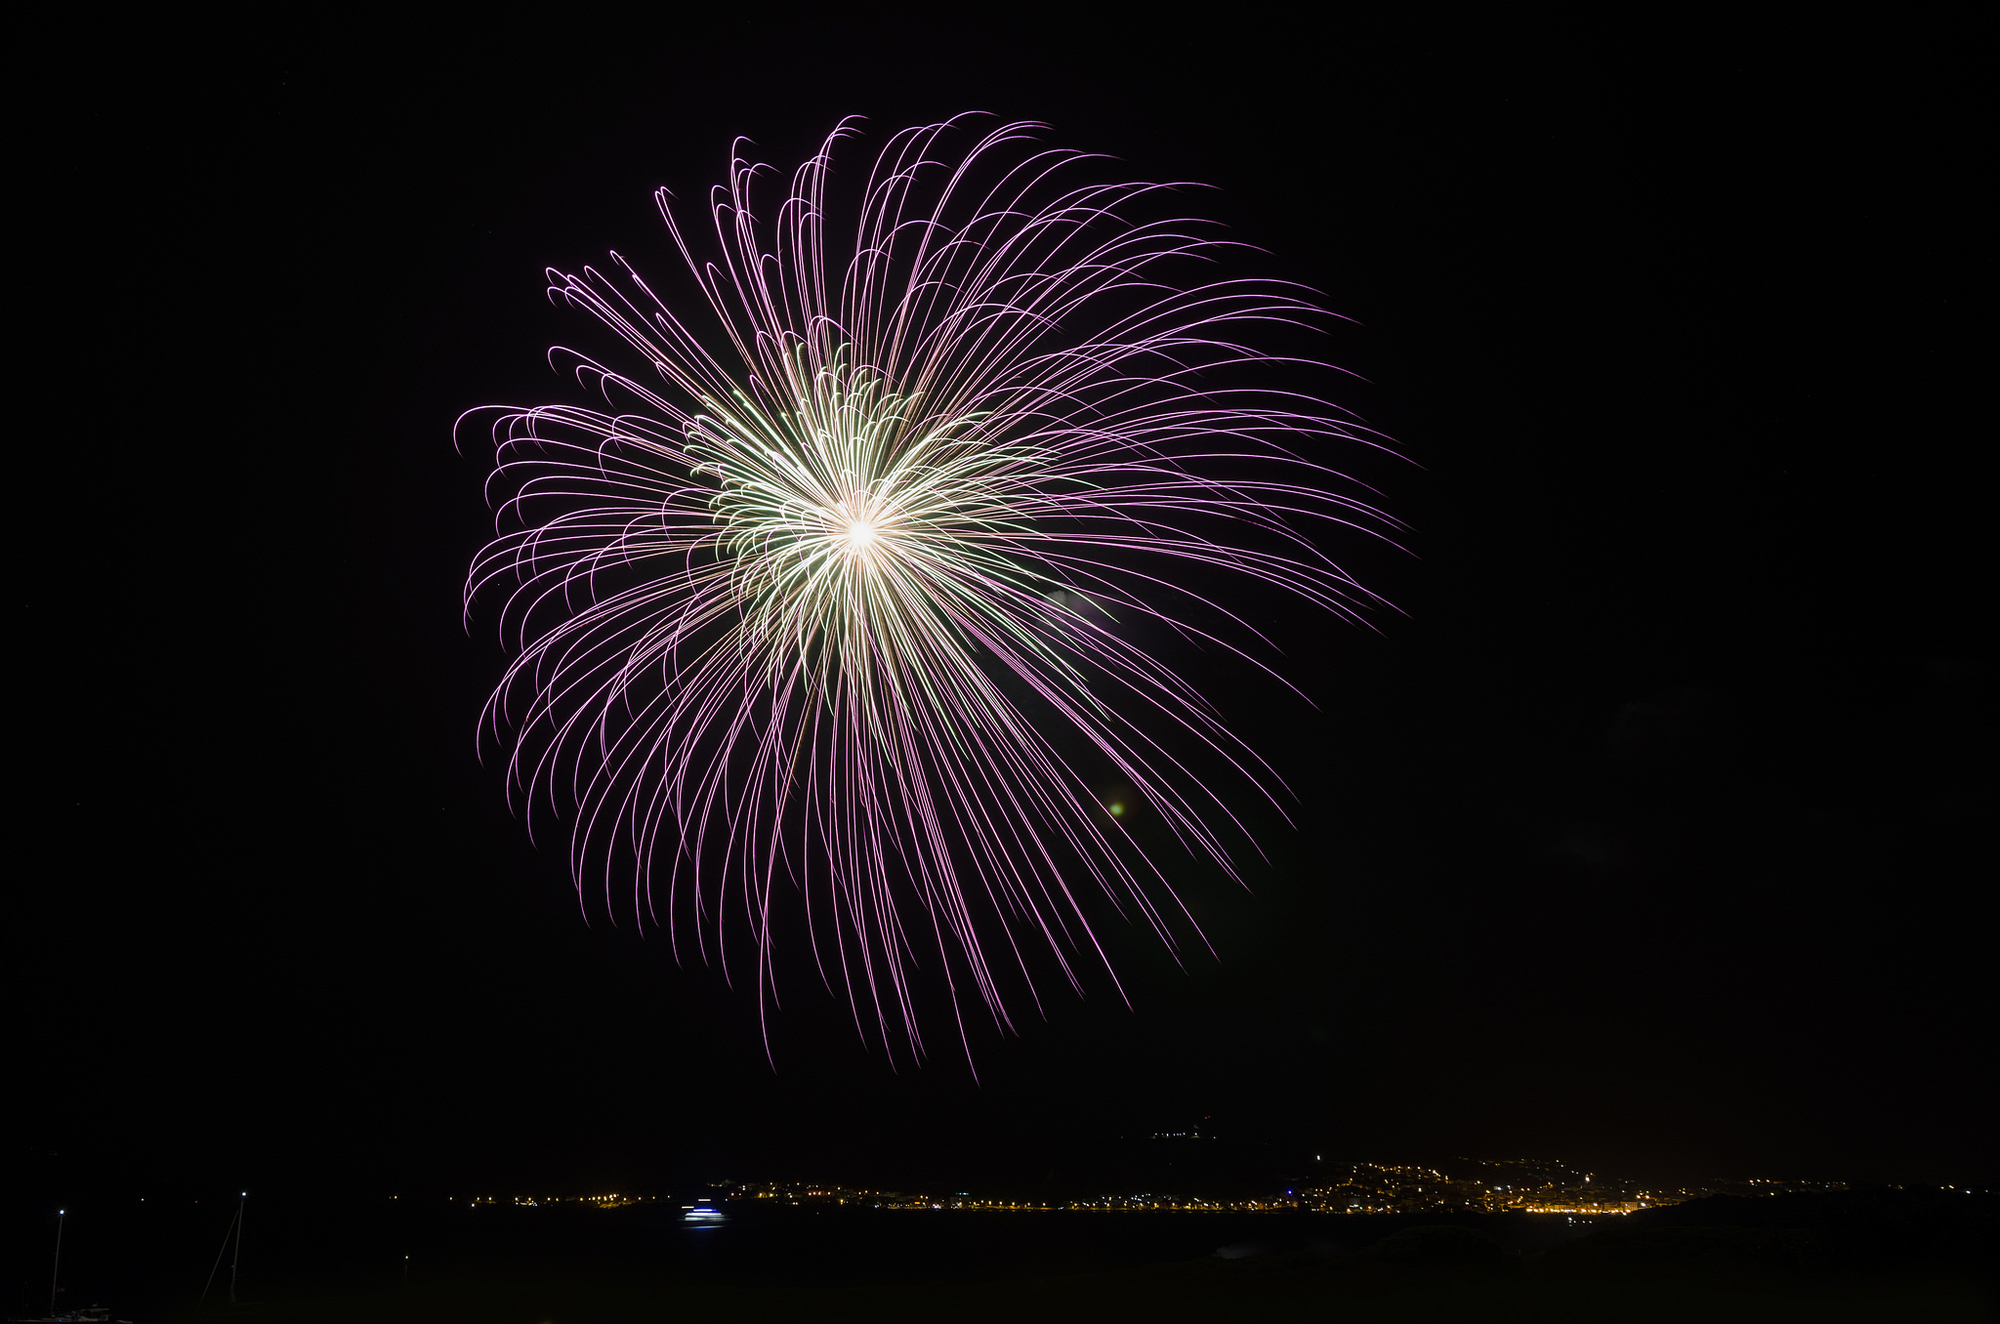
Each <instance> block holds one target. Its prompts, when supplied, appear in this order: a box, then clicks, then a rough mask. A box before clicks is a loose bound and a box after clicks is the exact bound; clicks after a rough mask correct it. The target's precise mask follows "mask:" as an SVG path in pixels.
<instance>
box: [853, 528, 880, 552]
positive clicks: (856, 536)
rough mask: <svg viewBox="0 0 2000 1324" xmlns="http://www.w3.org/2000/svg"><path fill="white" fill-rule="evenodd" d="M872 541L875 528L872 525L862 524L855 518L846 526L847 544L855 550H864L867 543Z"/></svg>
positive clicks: (866, 547)
mask: <svg viewBox="0 0 2000 1324" xmlns="http://www.w3.org/2000/svg"><path fill="white" fill-rule="evenodd" d="M874 541H875V529H874V526H873V525H869V524H863V523H862V522H861V521H860V520H856V521H855V522H854V523H852V524H850V525H848V526H847V545H848V546H849V547H850V548H852V549H853V550H855V551H857V552H861V551H866V550H867V549H868V544H869V543H872V542H874Z"/></svg>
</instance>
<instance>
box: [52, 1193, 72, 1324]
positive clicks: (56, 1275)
mask: <svg viewBox="0 0 2000 1324" xmlns="http://www.w3.org/2000/svg"><path fill="white" fill-rule="evenodd" d="M68 1214H69V1210H67V1209H58V1210H56V1267H55V1268H54V1269H53V1270H51V1271H50V1272H49V1314H51V1315H53V1314H55V1313H56V1283H57V1282H58V1281H60V1280H61V1278H62V1232H63V1219H64V1218H65V1217H67V1216H68Z"/></svg>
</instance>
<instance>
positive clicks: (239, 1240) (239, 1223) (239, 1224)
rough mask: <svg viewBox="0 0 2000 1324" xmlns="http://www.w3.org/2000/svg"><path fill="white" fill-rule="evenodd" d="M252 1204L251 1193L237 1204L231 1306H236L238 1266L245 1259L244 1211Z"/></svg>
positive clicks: (231, 1275) (230, 1293)
mask: <svg viewBox="0 0 2000 1324" xmlns="http://www.w3.org/2000/svg"><path fill="white" fill-rule="evenodd" d="M249 1203H250V1192H248V1191H245V1192H243V1196H242V1198H241V1199H239V1200H238V1201H237V1202H236V1253H235V1254H234V1255H232V1256H230V1257H229V1304H230V1305H232V1306H233V1305H235V1304H236V1266H237V1264H239V1263H240V1262H241V1261H242V1259H243V1209H244V1207H245V1206H246V1205H248V1204H249Z"/></svg>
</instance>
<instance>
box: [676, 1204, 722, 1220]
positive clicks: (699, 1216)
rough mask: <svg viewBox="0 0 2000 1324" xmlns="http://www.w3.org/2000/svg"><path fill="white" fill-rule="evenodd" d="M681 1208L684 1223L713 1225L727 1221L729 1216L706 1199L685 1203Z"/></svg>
mask: <svg viewBox="0 0 2000 1324" xmlns="http://www.w3.org/2000/svg"><path fill="white" fill-rule="evenodd" d="M681 1210H682V1213H681V1221H682V1222H683V1223H694V1224H696V1225H697V1226H713V1225H714V1224H716V1223H720V1222H723V1221H725V1219H726V1217H727V1216H726V1215H724V1214H723V1213H722V1211H721V1210H719V1209H717V1208H716V1207H715V1206H714V1205H713V1204H710V1203H709V1202H708V1201H706V1200H704V1201H702V1202H701V1203H699V1204H684V1205H682V1206H681Z"/></svg>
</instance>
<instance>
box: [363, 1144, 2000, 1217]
mask: <svg viewBox="0 0 2000 1324" xmlns="http://www.w3.org/2000/svg"><path fill="white" fill-rule="evenodd" d="M1465 1162H1466V1165H1467V1166H1466V1168H1465V1169H1464V1170H1463V1171H1464V1172H1465V1173H1466V1174H1469V1175H1460V1176H1447V1175H1446V1174H1445V1173H1443V1172H1441V1171H1439V1170H1438V1169H1436V1168H1429V1167H1418V1166H1411V1165H1400V1164H1375V1163H1356V1164H1349V1165H1343V1168H1342V1169H1336V1171H1340V1172H1341V1173H1342V1175H1341V1177H1340V1179H1339V1180H1333V1181H1329V1180H1326V1177H1327V1176H1330V1175H1332V1174H1324V1175H1322V1176H1319V1177H1318V1178H1316V1180H1315V1182H1314V1184H1312V1185H1309V1186H1308V1185H1301V1186H1299V1187H1297V1188H1294V1189H1288V1190H1286V1191H1285V1192H1284V1193H1283V1194H1282V1195H1274V1196H1265V1197H1260V1198H1254V1199H1240V1200H1220V1199H1204V1198H1202V1197H1199V1196H1192V1195H1169V1194H1162V1193H1156V1192H1150V1191H1141V1192H1135V1193H1130V1194H1110V1195H1099V1196H1095V1197H1091V1198H1087V1199H1075V1200H1034V1199H1004V1198H988V1197H984V1196H975V1195H973V1194H972V1193H971V1192H969V1191H954V1192H951V1193H948V1194H943V1195H931V1194H922V1193H911V1192H904V1191H883V1190H871V1189H868V1188H864V1187H850V1186H839V1185H834V1184H831V1183H826V1182H760V1183H736V1184H729V1183H724V1184H723V1189H724V1190H725V1191H726V1193H727V1196H726V1198H728V1199H730V1200H738V1201H746V1202H756V1203H759V1204H766V1205H784V1206H791V1207H799V1206H808V1205H813V1206H827V1205H832V1206H836V1207H852V1208H862V1209H919V1210H921V1209H934V1210H973V1211H982V1210H989V1211H1000V1212H1020V1213H1060V1212H1076V1213H1126V1212H1141V1211H1144V1212H1151V1211H1185V1212H1189V1213H1264V1212H1272V1211H1278V1210H1305V1211H1309V1212H1314V1213H1326V1214H1407V1213H1424V1212H1436V1213H1448V1212H1464V1213H1495V1214H1497V1213H1521V1214H1562V1215H1567V1216H1570V1217H1576V1216H1578V1215H1583V1216H1589V1217H1595V1216H1599V1215H1618V1214H1631V1213H1636V1212H1637V1211H1639V1210H1641V1209H1650V1208H1654V1207H1657V1206H1660V1205H1669V1204H1679V1203H1680V1202H1682V1201H1684V1200H1693V1199H1699V1198H1701V1197H1703V1196H1707V1195H1716V1194H1728V1193H1734V1194H1745V1195H1750V1194H1775V1193H1777V1192H1779V1191H1791V1190H1844V1189H1846V1184H1845V1183H1843V1182H1795V1181H1779V1180H1775V1179H1772V1178H1764V1177H1759V1178H1753V1179H1750V1180H1748V1181H1736V1182H1718V1183H1716V1184H1715V1185H1713V1186H1702V1187H1682V1188H1676V1189H1661V1188H1644V1189H1641V1188H1639V1187H1637V1186H1635V1185H1632V1184H1630V1183H1618V1182H1610V1181H1603V1180H1600V1179H1599V1178H1598V1177H1597V1175H1596V1174H1594V1173H1588V1172H1577V1171H1574V1170H1572V1169H1569V1168H1567V1167H1565V1166H1564V1165H1563V1164H1562V1163H1561V1162H1560V1161H1557V1160H1546V1161H1544V1160H1531V1159H1506V1160H1497V1161H1496V1160H1472V1159H1468V1160H1466V1161H1465ZM1967 1193H1968V1194H1970V1192H1969V1191H1968V1192H1967ZM391 1198H394V1197H391ZM449 1198H450V1199H451V1200H452V1202H453V1203H460V1202H461V1200H460V1198H459V1197H455V1196H454V1197H449ZM660 1198H661V1197H659V1196H657V1195H631V1194H625V1193H622V1192H612V1193H610V1194H606V1195H583V1196H556V1195H516V1196H512V1197H501V1196H493V1195H479V1196H471V1197H467V1198H465V1199H463V1201H462V1203H464V1204H466V1205H467V1206H468V1207H470V1208H479V1207H480V1206H493V1207H497V1206H502V1205H505V1206H509V1207H513V1208H539V1207H543V1206H560V1205H571V1206H575V1205H588V1206H592V1207H595V1208H598V1209H621V1208H625V1207H628V1206H632V1205H641V1204H646V1203H651V1202H656V1201H658V1200H659V1199H660ZM684 1208H685V1209H687V1210H691V1211H694V1212H692V1213H690V1214H689V1215H688V1217H689V1220H690V1221H696V1222H700V1221H716V1222H720V1221H722V1218H723V1215H722V1214H721V1213H719V1212H718V1211H717V1210H716V1209H715V1207H714V1206H713V1205H710V1204H703V1205H700V1206H694V1205H689V1206H684Z"/></svg>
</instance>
